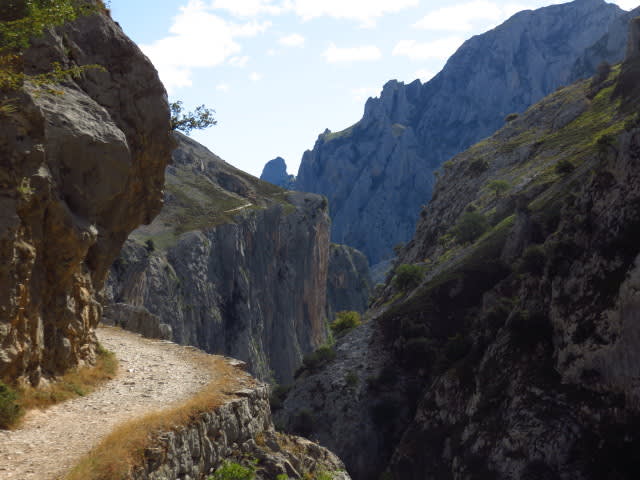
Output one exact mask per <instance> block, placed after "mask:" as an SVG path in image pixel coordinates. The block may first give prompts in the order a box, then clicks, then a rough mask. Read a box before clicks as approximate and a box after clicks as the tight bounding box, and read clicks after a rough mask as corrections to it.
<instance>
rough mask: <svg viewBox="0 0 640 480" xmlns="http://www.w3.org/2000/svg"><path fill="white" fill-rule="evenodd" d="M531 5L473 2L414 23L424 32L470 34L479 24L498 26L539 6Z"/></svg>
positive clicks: (454, 6) (443, 8)
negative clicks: (441, 31) (518, 14)
mask: <svg viewBox="0 0 640 480" xmlns="http://www.w3.org/2000/svg"><path fill="white" fill-rule="evenodd" d="M529 3H530V4H529V5H526V4H520V3H507V4H504V5H501V4H499V3H496V2H491V1H488V0H473V1H471V2H467V3H459V4H457V5H451V6H447V7H442V8H439V9H437V10H433V11H431V12H429V13H428V14H427V15H425V16H424V17H422V19H420V20H419V21H417V22H416V23H414V24H413V27H414V28H421V29H424V30H444V31H455V32H470V31H472V30H474V26H476V25H477V24H479V26H480V27H485V28H486V24H487V23H489V24H491V25H497V24H500V23H502V22H504V21H505V20H506V19H508V18H509V17H511V16H512V15H513V14H515V13H517V12H519V11H521V10H527V9H530V8H537V7H538V6H539V5H537V4H535V3H532V2H529ZM537 3H540V2H537Z"/></svg>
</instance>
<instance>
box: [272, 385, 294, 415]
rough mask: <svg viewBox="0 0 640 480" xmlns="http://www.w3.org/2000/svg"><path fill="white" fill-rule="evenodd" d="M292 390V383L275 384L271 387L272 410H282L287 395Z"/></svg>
mask: <svg viewBox="0 0 640 480" xmlns="http://www.w3.org/2000/svg"><path fill="white" fill-rule="evenodd" d="M290 391H291V386H290V385H275V386H274V387H273V388H272V389H271V394H270V395H269V405H270V406H271V410H272V411H275V410H280V409H281V408H282V407H283V406H284V401H285V400H286V398H287V395H288V394H289V392H290Z"/></svg>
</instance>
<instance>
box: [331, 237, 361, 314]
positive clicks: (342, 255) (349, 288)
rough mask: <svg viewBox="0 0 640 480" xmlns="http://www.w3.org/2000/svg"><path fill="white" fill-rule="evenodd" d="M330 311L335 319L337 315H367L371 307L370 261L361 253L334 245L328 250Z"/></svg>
mask: <svg viewBox="0 0 640 480" xmlns="http://www.w3.org/2000/svg"><path fill="white" fill-rule="evenodd" d="M327 281H328V285H327V312H328V318H329V319H333V317H334V315H335V313H336V312H340V311H343V310H355V311H357V312H364V311H365V310H366V309H367V306H368V305H369V295H370V294H371V289H372V285H371V283H372V280H371V275H370V273H369V262H368V261H367V257H365V256H364V254H363V253H362V252H359V251H358V250H356V249H355V248H351V247H348V246H346V245H336V244H335V243H332V244H331V246H330V248H329V273H328V277H327Z"/></svg>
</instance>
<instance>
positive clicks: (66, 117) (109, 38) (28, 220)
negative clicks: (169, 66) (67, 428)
mask: <svg viewBox="0 0 640 480" xmlns="http://www.w3.org/2000/svg"><path fill="white" fill-rule="evenodd" d="M52 62H60V63H61V65H63V66H72V65H88V64H100V65H102V66H103V67H104V69H105V70H104V71H102V70H89V71H87V72H86V73H85V74H84V75H83V76H82V78H81V79H78V80H75V81H68V82H65V84H64V85H60V86H56V90H57V92H56V93H55V94H54V93H51V92H49V91H48V90H47V89H36V88H35V87H32V86H30V85H26V86H25V87H24V89H23V90H22V91H20V92H18V93H16V94H15V95H13V97H12V98H11V99H10V101H11V102H13V104H14V105H15V106H16V107H17V111H16V112H15V113H11V114H9V115H4V116H2V117H0V158H2V165H0V259H1V261H0V378H4V379H8V380H11V381H14V380H16V379H28V380H30V381H31V382H32V383H33V384H37V383H38V381H39V379H40V378H41V376H42V375H47V376H49V375H55V374H59V373H62V372H64V371H65V370H67V369H68V368H70V367H73V366H75V365H78V364H79V363H83V362H91V361H92V360H93V358H94V344H95V338H94V334H93V328H94V327H95V326H96V324H97V323H98V321H99V320H100V314H101V306H100V304H99V303H98V301H97V300H96V292H97V291H99V290H101V289H102V286H103V282H104V280H105V276H106V273H107V271H108V269H109V267H110V265H111V263H112V262H113V260H114V259H115V258H116V256H117V255H118V252H119V250H120V247H121V246H122V244H123V242H124V241H125V239H126V237H127V235H128V234H129V233H130V232H131V231H132V230H133V229H134V228H135V227H137V226H138V225H139V224H141V223H143V222H149V221H151V219H152V218H153V216H154V215H155V214H157V213H158V211H159V210H160V207H161V205H162V194H161V192H162V186H163V181H164V168H165V165H166V164H167V162H168V160H169V158H170V151H171V149H172V147H173V143H172V141H171V139H170V137H169V130H170V125H169V109H168V104H167V98H166V93H165V90H164V88H163V86H162V84H161V83H160V80H159V79H158V76H157V73H156V71H155V69H154V68H153V66H152V65H151V63H150V62H149V61H148V60H147V58H146V57H145V56H144V55H143V54H142V53H141V52H140V50H139V49H138V48H137V46H136V45H135V44H134V43H133V42H132V41H131V40H129V39H128V38H127V37H126V36H125V35H124V33H123V32H122V30H121V29H120V27H119V26H118V25H117V24H115V23H114V22H113V21H111V19H110V18H108V16H106V14H103V13H97V14H93V15H90V16H85V17H81V18H79V19H78V20H76V21H74V22H72V23H70V24H68V25H66V26H64V27H61V28H58V29H56V30H55V31H51V32H49V33H47V34H46V35H45V36H44V37H43V38H41V39H38V40H36V41H35V43H34V45H33V46H32V47H31V48H30V49H28V50H27V51H26V52H25V54H24V68H25V71H26V72H28V73H38V72H43V71H46V70H47V69H48V68H50V64H51V63H52Z"/></svg>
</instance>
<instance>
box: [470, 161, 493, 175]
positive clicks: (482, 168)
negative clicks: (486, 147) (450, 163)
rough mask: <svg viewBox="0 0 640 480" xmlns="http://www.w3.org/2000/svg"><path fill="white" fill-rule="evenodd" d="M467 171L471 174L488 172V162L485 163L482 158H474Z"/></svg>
mask: <svg viewBox="0 0 640 480" xmlns="http://www.w3.org/2000/svg"><path fill="white" fill-rule="evenodd" d="M469 169H470V170H471V171H472V172H473V173H482V172H486V171H487V170H489V162H487V160H486V159H484V158H476V159H475V160H473V161H472V162H471V164H470V165H469Z"/></svg>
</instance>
